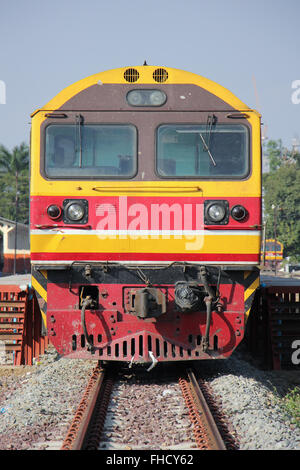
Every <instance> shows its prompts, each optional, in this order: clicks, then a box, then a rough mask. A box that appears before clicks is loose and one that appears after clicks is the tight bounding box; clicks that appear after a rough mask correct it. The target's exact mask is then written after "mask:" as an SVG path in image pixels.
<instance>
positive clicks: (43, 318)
mask: <svg viewBox="0 0 300 470" xmlns="http://www.w3.org/2000/svg"><path fill="white" fill-rule="evenodd" d="M40 312H41V314H42V320H43V323H44V325H45V328H47V315H46V314H45V312H43V310H41V309H40Z"/></svg>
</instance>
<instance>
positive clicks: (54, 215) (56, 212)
mask: <svg viewBox="0 0 300 470" xmlns="http://www.w3.org/2000/svg"><path fill="white" fill-rule="evenodd" d="M47 214H48V216H49V217H50V219H53V220H56V219H58V218H59V217H60V216H61V208H60V207H59V206H57V205H56V204H51V206H49V207H48V208H47Z"/></svg>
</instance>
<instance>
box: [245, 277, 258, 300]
mask: <svg viewBox="0 0 300 470" xmlns="http://www.w3.org/2000/svg"><path fill="white" fill-rule="evenodd" d="M258 286H259V277H258V278H257V279H255V281H254V282H252V284H251V286H249V287H248V289H246V290H245V294H244V299H245V301H246V300H247V299H248V297H250V295H251V294H252V293H253V292H254V291H255V290H256V289H257V288H258Z"/></svg>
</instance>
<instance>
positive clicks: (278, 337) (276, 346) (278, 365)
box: [247, 285, 300, 370]
mask: <svg viewBox="0 0 300 470" xmlns="http://www.w3.org/2000/svg"><path fill="white" fill-rule="evenodd" d="M247 328H248V335H247V341H248V347H249V350H250V352H251V353H252V354H253V355H254V356H258V357H261V358H262V362H263V365H264V367H266V368H268V369H274V370H281V369H290V370H293V369H295V370H298V369H300V364H299V363H298V362H299V361H295V359H294V358H295V356H296V354H295V347H296V346H297V345H298V349H299V347H300V346H299V343H300V286H286V285H285V286H268V287H260V288H259V289H258V290H257V292H256V295H255V299H254V302H253V305H252V309H251V313H250V318H249V324H248V326H247ZM299 356H300V354H299Z"/></svg>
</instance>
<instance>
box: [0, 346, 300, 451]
mask: <svg viewBox="0 0 300 470" xmlns="http://www.w3.org/2000/svg"><path fill="white" fill-rule="evenodd" d="M95 365H96V361H85V360H70V359H65V358H60V357H59V356H58V354H57V353H56V352H55V351H54V350H53V349H51V348H50V349H49V351H48V352H47V353H46V354H45V355H43V356H42V358H41V359H40V361H39V362H38V363H37V364H35V365H34V366H32V367H23V368H22V367H21V368H20V367H19V368H15V369H14V368H9V367H6V366H0V390H1V393H0V449H54V448H60V445H61V443H62V441H63V438H64V437H65V434H66V432H67V430H68V427H69V425H70V423H71V421H72V418H73V415H74V412H75V411H76V408H77V406H78V404H79V402H80V400H81V396H82V393H83V391H84V389H85V387H86V385H87V383H88V380H89V377H90V375H91V372H92V370H93V368H94V366H95ZM157 367H159V366H157ZM196 367H197V369H198V371H201V375H202V376H203V377H204V379H205V381H206V382H207V383H208V385H209V386H210V387H211V389H212V391H213V393H214V395H215V397H216V399H217V401H218V403H220V405H221V406H222V409H223V411H224V413H225V414H226V416H227V417H228V421H229V422H230V424H231V427H232V429H233V430H234V434H235V435H236V437H237V439H238V441H239V446H240V449H253V450H254V449H274V450H276V449H289V450H291V449H299V450H300V429H299V428H297V427H295V425H293V424H292V422H291V420H290V418H289V417H288V416H287V415H286V413H285V412H284V410H283V408H282V406H281V402H280V398H279V395H280V393H279V395H278V393H277V392H278V391H279V392H282V391H283V392H284V391H285V390H288V388H289V386H290V385H292V386H295V385H297V384H298V385H300V378H299V377H298V376H297V375H296V373H294V375H293V374H291V375H287V374H284V373H275V372H264V371H261V370H258V369H257V368H256V367H254V366H253V365H251V364H249V363H248V362H247V361H245V360H244V359H243V356H242V355H241V353H234V355H233V356H232V357H231V358H230V359H228V360H226V361H205V363H203V362H201V363H199V362H198V363H197V366H196ZM149 374H151V372H150V373H149ZM164 393H165V392H164ZM162 398H164V397H163V396H162ZM153 412H155V410H153ZM170 432H172V430H171V431H170ZM167 441H168V439H167V436H166V442H167Z"/></svg>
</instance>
